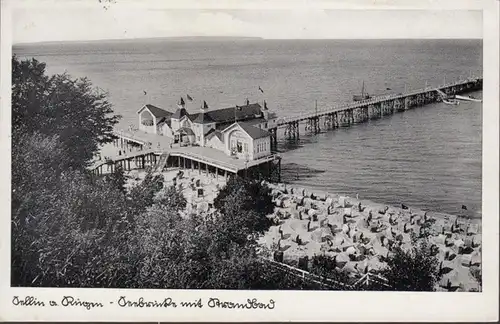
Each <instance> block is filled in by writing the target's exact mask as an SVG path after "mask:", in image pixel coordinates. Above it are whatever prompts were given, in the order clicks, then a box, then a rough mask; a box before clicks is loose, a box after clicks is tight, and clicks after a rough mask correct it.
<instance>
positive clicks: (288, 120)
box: [269, 78, 483, 151]
mask: <svg viewBox="0 0 500 324" xmlns="http://www.w3.org/2000/svg"><path fill="white" fill-rule="evenodd" d="M482 85H483V79H482V78H469V79H466V80H460V81H457V82H453V83H449V84H445V85H443V86H440V87H426V88H423V89H418V90H413V91H409V92H406V93H400V94H392V95H385V96H378V97H374V98H370V99H367V100H363V101H356V102H352V103H346V104H343V105H339V106H334V107H330V108H327V109H322V110H317V111H314V112H309V113H302V114H298V115H295V116H290V117H282V118H279V119H278V120H277V123H276V127H274V128H272V129H270V130H269V131H270V132H271V137H272V139H271V147H272V150H273V151H276V149H277V144H278V128H284V130H285V131H284V135H285V137H286V138H287V139H288V140H298V139H299V138H300V125H301V124H305V125H304V131H307V132H310V133H313V134H316V133H319V132H320V131H321V129H322V128H323V129H334V128H338V127H348V126H351V125H353V124H357V123H362V122H366V121H368V120H371V119H378V118H381V117H383V116H386V115H391V114H393V113H396V112H401V111H405V110H408V109H411V108H413V107H417V106H423V105H426V104H429V103H433V102H436V101H438V100H440V99H441V97H442V96H441V94H439V92H442V93H445V94H446V95H449V96H453V95H455V94H459V93H464V92H470V91H475V90H480V89H482ZM321 121H323V123H321Z"/></svg>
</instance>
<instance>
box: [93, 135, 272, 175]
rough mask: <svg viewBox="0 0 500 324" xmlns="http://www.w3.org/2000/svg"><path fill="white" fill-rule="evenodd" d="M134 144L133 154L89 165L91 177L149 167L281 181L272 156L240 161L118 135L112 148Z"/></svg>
mask: <svg viewBox="0 0 500 324" xmlns="http://www.w3.org/2000/svg"><path fill="white" fill-rule="evenodd" d="M133 144H135V145H136V146H137V150H136V151H129V152H127V153H125V154H124V155H122V156H116V157H113V158H112V159H110V160H104V161H96V162H95V163H94V164H93V165H92V166H91V170H92V174H93V175H95V176H101V175H104V174H106V173H113V172H115V170H116V168H117V167H121V168H122V169H123V170H124V171H131V170H141V169H146V168H148V167H149V168H151V169H152V170H153V171H154V172H162V171H163V170H164V169H165V168H167V169H169V168H178V169H180V170H185V169H190V170H198V172H199V173H200V174H201V173H203V174H206V175H211V176H213V177H215V178H218V177H225V178H228V177H230V176H233V175H239V176H242V177H252V178H256V179H258V178H261V179H266V180H272V181H277V182H279V181H281V179H280V175H281V158H280V157H279V156H278V155H276V154H272V155H269V156H266V157H263V158H260V159H257V160H252V161H244V160H240V159H234V158H232V157H230V156H226V155H224V154H220V152H218V151H216V150H214V149H211V148H206V147H199V146H191V147H189V146H188V147H174V148H162V147H160V148H147V147H145V146H144V145H146V144H147V143H145V142H144V141H143V140H141V139H136V138H134V137H133V136H130V135H129V136H126V135H123V133H120V137H119V138H118V139H117V140H116V142H115V145H117V146H118V147H127V146H130V145H133Z"/></svg>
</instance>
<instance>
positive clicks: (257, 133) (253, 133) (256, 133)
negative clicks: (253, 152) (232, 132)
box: [238, 123, 271, 139]
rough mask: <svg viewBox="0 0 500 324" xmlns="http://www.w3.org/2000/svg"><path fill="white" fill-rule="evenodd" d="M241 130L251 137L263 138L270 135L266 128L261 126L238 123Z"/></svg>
mask: <svg viewBox="0 0 500 324" xmlns="http://www.w3.org/2000/svg"><path fill="white" fill-rule="evenodd" d="M238 124H239V125H240V126H241V128H243V130H244V131H245V132H246V133H247V134H248V135H250V137H251V138H253V139H258V138H263V137H269V136H271V133H269V132H268V131H266V130H263V129H261V128H258V127H255V126H251V125H248V124H245V123H238Z"/></svg>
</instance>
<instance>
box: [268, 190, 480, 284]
mask: <svg viewBox="0 0 500 324" xmlns="http://www.w3.org/2000/svg"><path fill="white" fill-rule="evenodd" d="M269 185H270V187H271V188H273V198H274V203H275V206H276V207H275V212H274V215H273V217H275V218H276V221H277V222H278V225H276V226H273V227H271V228H270V230H269V231H268V232H267V233H266V234H265V235H264V236H263V237H262V238H261V239H260V243H262V244H263V245H265V246H266V247H267V248H269V249H271V250H277V249H279V250H280V251H282V252H283V262H285V263H288V264H291V265H295V266H297V263H298V259H299V258H300V257H303V256H308V258H309V260H310V259H311V258H312V257H313V256H314V255H319V254H325V255H329V256H331V257H334V258H335V260H336V262H337V267H338V268H339V269H340V270H344V271H347V272H348V273H350V274H351V275H352V276H353V277H355V276H359V275H363V274H365V273H366V272H368V271H370V272H371V273H376V272H377V271H378V270H380V269H382V268H383V267H384V266H385V264H386V263H385V258H387V256H388V255H390V253H391V251H393V249H394V248H395V247H396V246H400V247H402V248H403V249H410V248H411V247H412V246H413V245H412V243H411V237H412V234H413V235H415V236H416V237H417V240H420V239H422V237H424V236H428V239H429V242H430V244H431V245H432V246H433V250H434V253H435V254H436V255H437V257H438V259H439V262H440V271H441V273H442V274H443V276H442V279H441V281H440V282H439V284H438V287H436V290H438V291H457V290H459V291H471V290H481V286H480V283H479V282H478V281H477V280H476V278H475V277H474V276H473V275H472V272H474V271H480V269H481V226H480V220H478V219H472V220H468V219H466V218H463V217H458V216H453V215H446V214H440V213H432V212H430V211H429V212H425V211H422V210H418V209H413V208H411V206H405V209H403V208H401V207H402V206H401V207H394V206H386V205H383V204H379V203H376V202H372V201H369V200H363V199H362V198H359V197H357V198H356V197H354V198H353V197H347V196H341V195H335V194H329V193H325V192H318V191H311V190H309V189H306V188H297V187H292V186H289V185H283V184H278V185H274V184H269Z"/></svg>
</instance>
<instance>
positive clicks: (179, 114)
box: [170, 108, 188, 119]
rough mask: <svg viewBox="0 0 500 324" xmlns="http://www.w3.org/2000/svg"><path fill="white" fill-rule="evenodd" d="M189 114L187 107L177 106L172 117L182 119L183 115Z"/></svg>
mask: <svg viewBox="0 0 500 324" xmlns="http://www.w3.org/2000/svg"><path fill="white" fill-rule="evenodd" d="M186 115H188V113H187V111H186V108H177V110H176V111H175V112H174V114H173V115H172V116H171V117H170V118H176V119H181V118H182V117H183V116H186Z"/></svg>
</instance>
